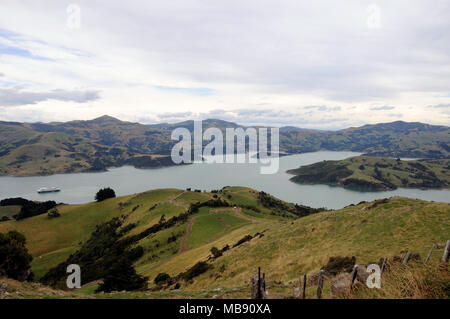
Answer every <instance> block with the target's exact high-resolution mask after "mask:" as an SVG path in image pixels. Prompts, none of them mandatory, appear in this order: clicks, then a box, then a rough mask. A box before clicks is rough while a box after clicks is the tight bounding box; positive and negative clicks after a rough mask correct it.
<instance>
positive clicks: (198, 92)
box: [155, 85, 214, 96]
mask: <svg viewBox="0 0 450 319" xmlns="http://www.w3.org/2000/svg"><path fill="white" fill-rule="evenodd" d="M155 88H156V89H158V90H163V91H173V92H182V93H188V94H193V95H200V96H208V95H213V94H214V90H212V89H210V88H182V87H172V86H162V85H155Z"/></svg>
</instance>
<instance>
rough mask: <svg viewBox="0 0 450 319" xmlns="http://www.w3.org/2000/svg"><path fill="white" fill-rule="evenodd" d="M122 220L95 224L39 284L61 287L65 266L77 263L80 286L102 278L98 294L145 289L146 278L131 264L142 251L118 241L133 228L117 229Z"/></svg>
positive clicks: (128, 243)
mask: <svg viewBox="0 0 450 319" xmlns="http://www.w3.org/2000/svg"><path fill="white" fill-rule="evenodd" d="M122 225H123V219H119V218H117V217H116V218H113V219H112V220H110V221H108V222H105V223H102V224H99V225H97V227H96V229H95V231H94V232H93V233H92V234H91V237H90V238H89V240H88V241H87V242H85V243H84V244H83V246H82V247H81V248H80V249H79V250H78V251H77V252H75V253H74V254H72V255H70V256H69V258H68V259H67V260H66V261H64V262H62V263H60V264H59V265H58V266H56V267H55V268H52V269H50V270H49V271H48V272H47V273H46V274H45V275H44V277H43V278H42V279H41V282H42V283H44V284H47V285H52V286H63V285H64V283H65V279H66V277H67V274H66V269H67V266H68V265H69V264H78V265H79V266H80V267H81V269H82V270H83V275H82V277H81V280H82V284H84V283H88V282H91V281H94V280H98V279H103V284H102V285H100V287H99V288H98V291H106V292H109V291H113V290H117V291H118V290H137V289H142V288H146V285H147V278H145V277H142V276H140V275H138V274H137V273H136V270H135V269H134V267H133V262H134V261H135V260H137V259H138V258H140V257H141V256H142V255H143V253H144V249H143V248H142V247H141V246H137V247H134V248H132V247H131V244H132V243H130V242H126V241H123V240H120V239H121V237H122V236H123V235H125V234H126V233H127V232H129V231H130V230H131V229H132V228H133V227H134V226H135V225H132V224H131V225H129V226H127V227H121V226H122Z"/></svg>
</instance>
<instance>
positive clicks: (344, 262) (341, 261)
mask: <svg viewBox="0 0 450 319" xmlns="http://www.w3.org/2000/svg"><path fill="white" fill-rule="evenodd" d="M355 262H356V258H355V257H354V256H353V257H340V256H336V257H330V259H329V260H328V263H327V264H326V265H325V267H324V268H323V270H325V272H326V273H327V274H330V275H333V276H336V275H337V274H339V273H341V272H351V271H352V270H353V267H354V266H355Z"/></svg>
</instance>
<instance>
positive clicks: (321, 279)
mask: <svg viewBox="0 0 450 319" xmlns="http://www.w3.org/2000/svg"><path fill="white" fill-rule="evenodd" d="M324 272H325V271H324V270H323V269H321V270H320V273H319V282H318V283H317V299H320V298H322V289H323V273H324Z"/></svg>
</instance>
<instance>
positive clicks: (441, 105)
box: [429, 104, 450, 109]
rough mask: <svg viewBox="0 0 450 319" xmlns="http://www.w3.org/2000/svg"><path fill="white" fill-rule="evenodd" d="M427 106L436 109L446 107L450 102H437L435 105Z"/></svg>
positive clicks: (449, 105)
mask: <svg viewBox="0 0 450 319" xmlns="http://www.w3.org/2000/svg"><path fill="white" fill-rule="evenodd" d="M429 107H432V108H436V109H446V108H449V107H450V104H437V105H430V106H429Z"/></svg>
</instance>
